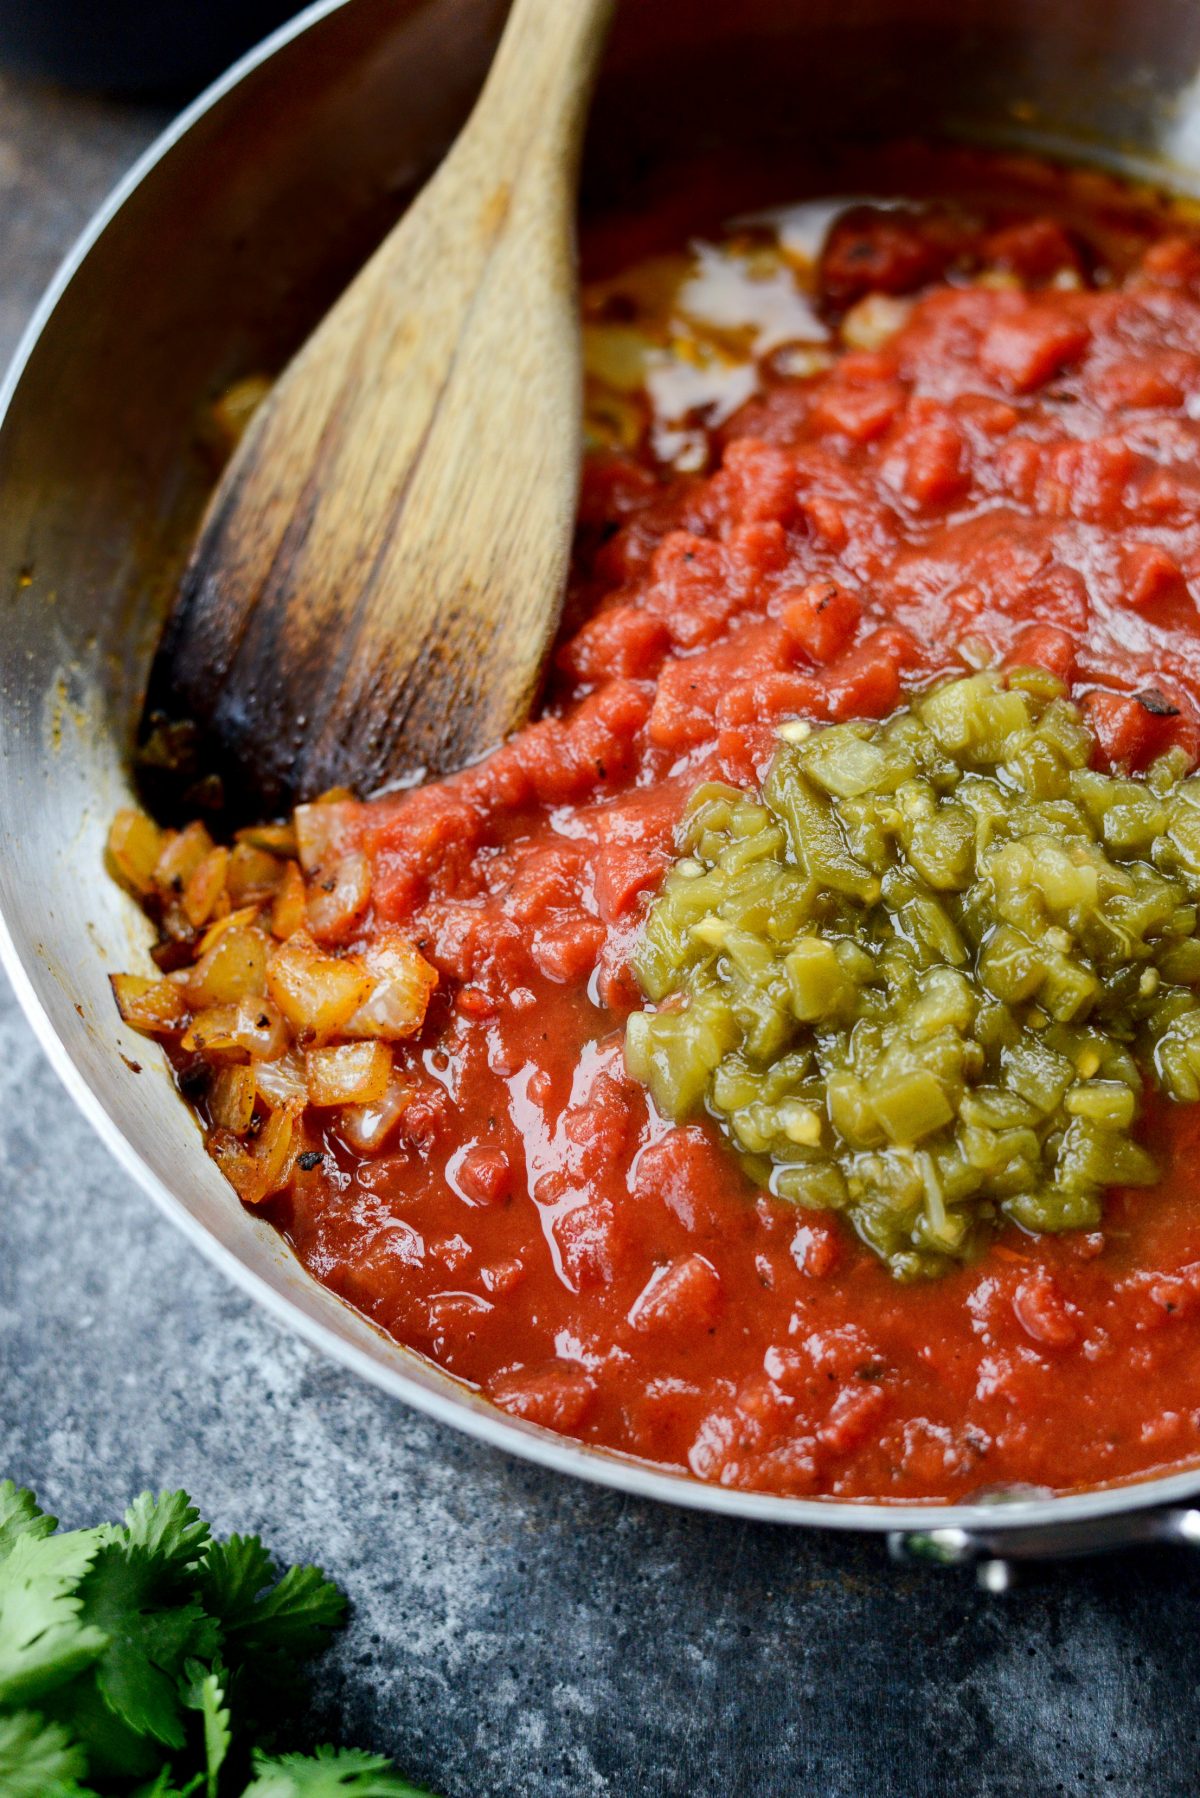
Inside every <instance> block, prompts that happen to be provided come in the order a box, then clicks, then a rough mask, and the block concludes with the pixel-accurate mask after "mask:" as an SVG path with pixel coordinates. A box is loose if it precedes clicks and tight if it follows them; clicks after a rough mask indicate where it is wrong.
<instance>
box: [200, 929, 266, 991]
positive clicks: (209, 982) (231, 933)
mask: <svg viewBox="0 0 1200 1798" xmlns="http://www.w3.org/2000/svg"><path fill="white" fill-rule="evenodd" d="M270 951H271V943H270V939H269V938H268V937H267V936H266V935H265V934H264V933H263V932H262V931H261V930H256V929H255V927H254V926H253V925H252V924H242V925H235V926H234V927H233V928H232V929H231V930H224V931H222V932H221V934H220V935H219V936H218V938H217V940H216V942H215V943H214V944H213V945H212V948H211V949H209V950H207V951H206V953H205V954H203V955H202V956H201V957H200V960H199V961H198V962H196V964H195V965H194V966H193V967H192V968H190V969H189V970H188V976H187V987H186V991H187V996H188V998H189V999H190V1000H191V1002H192V1005H193V1006H195V1007H203V1006H208V1005H233V1004H235V1003H236V1002H237V1001H238V1000H239V999H246V998H251V997H257V996H258V995H259V994H261V993H263V992H264V991H265V990H266V979H267V958H268V956H269V954H270Z"/></svg>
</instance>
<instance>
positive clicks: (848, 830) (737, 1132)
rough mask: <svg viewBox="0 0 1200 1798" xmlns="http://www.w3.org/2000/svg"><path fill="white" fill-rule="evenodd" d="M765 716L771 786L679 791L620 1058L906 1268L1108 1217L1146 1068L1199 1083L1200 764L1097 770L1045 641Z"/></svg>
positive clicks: (661, 1104)
mask: <svg viewBox="0 0 1200 1798" xmlns="http://www.w3.org/2000/svg"><path fill="white" fill-rule="evenodd" d="M781 737H782V738H783V739H784V740H783V741H781V745H780V748H779V750H778V752H777V753H776V756H775V758H774V761H773V762H772V765H771V768H770V770H769V773H768V775H767V778H766V780H765V782H764V785H763V790H762V795H761V797H758V796H756V795H753V794H750V793H747V792H743V791H739V790H738V789H737V788H735V787H730V786H725V785H721V784H717V783H709V784H707V785H705V786H702V787H701V788H700V789H699V790H698V791H697V792H696V793H695V794H694V795H693V797H692V800H691V802H690V805H689V807H688V810H687V814H686V817H685V819H684V822H683V824H682V826H681V830H680V838H679V844H678V847H679V849H680V851H681V856H680V859H679V860H678V861H677V862H676V863H675V864H674V866H673V867H672V868H671V870H670V872H669V873H668V875H667V877H666V880H665V882H664V885H663V887H662V890H661V892H660V894H659V896H658V897H657V899H656V900H655V902H654V904H653V906H652V908H651V910H650V912H649V915H648V918H647V922H646V925H645V928H644V931H643V934H642V937H641V940H640V943H639V946H638V950H637V953H636V957H635V970H636V973H637V976H638V979H639V981H640V983H641V986H642V989H643V991H644V992H645V994H646V996H647V998H648V999H650V1000H652V1001H653V1002H654V1004H655V1006H656V1008H657V1009H655V1010H653V1011H644V1012H635V1013H634V1014H633V1015H632V1016H631V1017H630V1019H629V1021H628V1026H627V1033H626V1040H625V1056H626V1062H627V1065H628V1068H629V1071H630V1073H631V1074H632V1075H634V1076H635V1077H636V1078H638V1079H640V1080H642V1081H643V1082H645V1083H646V1084H647V1085H648V1086H649V1088H650V1090H651V1093H652V1094H653V1097H654V1100H655V1103H656V1104H657V1106H658V1108H659V1110H660V1111H661V1112H663V1113H664V1114H665V1115H666V1116H667V1117H670V1118H672V1119H674V1120H677V1121H681V1120H683V1119H686V1118H690V1117H695V1116H698V1115H702V1114H703V1113H704V1112H706V1111H707V1113H708V1114H709V1115H710V1116H711V1117H712V1118H714V1119H715V1120H716V1121H717V1123H718V1124H719V1125H720V1126H721V1128H722V1130H723V1131H724V1132H725V1133H726V1134H727V1136H728V1138H729V1140H730V1142H731V1143H732V1144H733V1146H734V1147H735V1149H736V1150H737V1151H738V1153H739V1155H740V1156H741V1158H742V1161H743V1165H744V1166H745V1168H746V1170H747V1172H748V1173H749V1174H750V1176H751V1178H752V1179H754V1180H755V1181H756V1182H757V1183H758V1184H759V1185H761V1186H767V1187H769V1188H770V1190H771V1191H772V1192H774V1193H775V1194H777V1195H778V1196H780V1197H782V1198H785V1199H789V1200H793V1201H795V1202H796V1203H797V1204H800V1205H804V1206H815V1207H820V1208H822V1209H830V1210H836V1211H840V1212H842V1213H843V1214H844V1215H845V1216H846V1218H847V1219H848V1220H849V1222H850V1223H851V1224H852V1225H853V1226H854V1228H855V1229H856V1230H857V1231H858V1233H859V1235H860V1236H861V1237H862V1239H863V1240H864V1241H865V1242H866V1243H868V1244H869V1245H870V1247H871V1248H872V1249H874V1250H875V1251H876V1253H877V1254H878V1255H880V1256H881V1257H882V1258H883V1259H884V1260H885V1261H886V1262H887V1264H888V1265H889V1267H890V1268H891V1270H892V1272H893V1273H894V1274H895V1275H897V1276H898V1277H899V1278H901V1279H913V1278H918V1277H921V1276H925V1275H929V1274H935V1273H938V1272H940V1271H942V1270H944V1269H945V1268H946V1267H947V1266H948V1265H950V1263H951V1262H952V1261H953V1260H962V1259H966V1258H968V1257H969V1256H971V1255H972V1254H974V1253H977V1252H978V1251H979V1249H980V1248H981V1247H982V1246H983V1244H984V1243H985V1242H986V1239H987V1236H988V1234H989V1233H990V1232H991V1231H992V1230H993V1229H994V1228H995V1227H996V1226H997V1225H998V1224H1000V1223H1002V1222H1003V1221H1004V1220H1005V1219H1006V1218H1007V1219H1011V1220H1013V1221H1014V1222H1015V1223H1017V1224H1019V1225H1020V1226H1022V1227H1023V1228H1024V1229H1026V1230H1029V1231H1035V1232H1036V1231H1061V1230H1072V1229H1086V1228H1093V1227H1095V1226H1096V1224H1097V1223H1098V1222H1099V1220H1100V1215H1101V1205H1102V1199H1103V1194H1104V1190H1105V1188H1106V1187H1111V1186H1117V1185H1120V1186H1138V1185H1149V1184H1152V1183H1153V1182H1154V1180H1155V1179H1156V1177H1157V1170H1156V1167H1155V1163H1154V1161H1153V1159H1152V1157H1151V1156H1150V1155H1149V1154H1148V1153H1147V1151H1146V1150H1145V1149H1144V1148H1143V1147H1142V1146H1141V1145H1140V1144H1139V1143H1138V1142H1137V1141H1136V1140H1135V1130H1136V1126H1137V1123H1138V1119H1139V1116H1140V1113H1141V1106H1142V1098H1143V1070H1145V1073H1146V1075H1148V1076H1149V1077H1150V1078H1152V1079H1153V1081H1154V1082H1155V1083H1156V1084H1157V1086H1158V1087H1159V1088H1160V1089H1161V1090H1162V1091H1163V1092H1164V1093H1165V1094H1166V1095H1167V1096H1169V1097H1170V1098H1172V1099H1175V1100H1182V1101H1192V1100H1195V1099H1196V1098H1197V1097H1198V1096H1200V937H1198V936H1197V931H1196V926H1197V904H1198V903H1200V776H1191V777H1187V765H1186V762H1185V761H1184V759H1183V757H1182V756H1181V754H1180V752H1178V751H1172V752H1171V753H1169V754H1168V755H1165V756H1163V757H1162V758H1161V759H1160V760H1159V761H1158V762H1156V763H1155V764H1154V765H1153V766H1152V767H1151V768H1150V769H1149V771H1148V772H1147V774H1146V775H1145V776H1144V777H1141V778H1126V777H1122V776H1120V775H1115V774H1105V773H1099V772H1096V771H1095V770H1094V769H1093V768H1092V767H1091V766H1090V764H1091V762H1092V760H1093V759H1094V757H1093V751H1094V748H1095V743H1094V739H1093V736H1092V733H1091V732H1090V731H1089V729H1088V727H1087V725H1086V724H1085V722H1084V720H1083V718H1082V717H1081V715H1080V713H1079V711H1078V710H1077V708H1076V707H1074V706H1073V705H1072V704H1071V703H1070V702H1069V701H1068V699H1067V698H1066V695H1065V689H1064V687H1063V686H1062V684H1061V683H1060V682H1059V681H1057V680H1056V679H1055V678H1054V677H1053V676H1052V675H1049V674H1047V673H1045V672H1044V671H1043V670H1040V669H1033V668H1024V669H1014V670H1010V671H1008V673H1007V674H1005V675H1002V674H999V673H996V672H985V673H981V674H976V675H972V676H968V677H966V678H962V679H955V680H951V681H948V682H946V683H944V684H942V685H940V686H938V687H936V688H934V689H931V690H930V691H928V692H926V693H924V694H923V695H920V696H919V697H916V698H914V700H913V701H912V703H911V704H910V705H908V706H906V707H905V708H904V709H902V710H901V711H898V712H896V713H895V714H893V716H892V717H891V718H889V719H888V720H887V721H886V722H885V723H883V724H840V725H834V726H831V727H829V728H825V729H817V730H813V731H809V730H808V729H807V727H805V726H803V725H791V726H788V725H785V726H784V727H783V730H782V732H781Z"/></svg>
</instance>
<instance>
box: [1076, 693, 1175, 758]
mask: <svg viewBox="0 0 1200 1798" xmlns="http://www.w3.org/2000/svg"><path fill="white" fill-rule="evenodd" d="M1083 705H1084V710H1085V712H1086V713H1087V717H1088V722H1089V724H1090V725H1091V727H1092V729H1093V730H1094V731H1095V733H1096V741H1097V744H1098V746H1099V749H1100V753H1101V755H1102V756H1103V758H1104V760H1105V762H1106V763H1107V764H1108V765H1109V766H1110V767H1112V768H1127V769H1131V770H1133V771H1135V772H1136V771H1137V770H1138V769H1140V768H1144V767H1145V766H1146V764H1147V763H1148V762H1152V761H1153V760H1154V758H1155V757H1156V756H1159V755H1162V754H1163V753H1164V751H1165V750H1167V749H1169V748H1170V747H1171V746H1172V745H1173V744H1178V745H1179V746H1180V747H1181V748H1183V749H1185V750H1186V751H1187V753H1188V754H1189V755H1190V756H1191V758H1192V760H1193V761H1195V759H1196V756H1197V753H1198V751H1200V721H1198V720H1197V717H1196V713H1195V710H1194V708H1193V707H1192V706H1191V705H1190V704H1189V703H1188V702H1187V700H1186V699H1184V697H1183V695H1182V694H1179V693H1178V692H1177V691H1176V690H1175V689H1174V688H1173V687H1168V684H1167V683H1165V682H1158V683H1157V684H1156V685H1155V686H1153V687H1145V688H1143V689H1142V690H1141V691H1140V692H1139V693H1137V694H1130V693H1110V692H1106V691H1104V690H1103V689H1097V690H1095V691H1094V692H1091V693H1089V694H1088V695H1087V697H1086V698H1085V700H1084V702H1083Z"/></svg>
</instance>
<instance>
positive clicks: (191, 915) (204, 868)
mask: <svg viewBox="0 0 1200 1798" xmlns="http://www.w3.org/2000/svg"><path fill="white" fill-rule="evenodd" d="M228 866H229V851H228V849H210V850H209V852H208V854H207V855H205V856H202V857H201V858H200V860H199V861H198V862H197V864H196V866H195V868H194V869H193V870H192V873H191V875H190V877H189V879H188V883H187V885H186V886H185V887H184V889H183V909H184V911H185V912H186V913H187V920H188V923H189V924H190V925H191V927H192V929H193V930H199V929H200V927H201V926H202V925H204V924H207V923H208V920H209V919H210V918H211V917H212V915H213V912H214V910H215V909H216V905H217V901H218V900H219V899H220V897H221V895H222V894H223V893H224V891H225V871H226V869H227V867H228Z"/></svg>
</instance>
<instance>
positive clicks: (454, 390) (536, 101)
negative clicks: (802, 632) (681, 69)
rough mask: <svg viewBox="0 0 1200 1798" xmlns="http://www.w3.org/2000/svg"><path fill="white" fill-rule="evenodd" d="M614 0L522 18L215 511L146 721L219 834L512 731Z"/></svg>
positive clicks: (272, 409)
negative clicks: (469, 110)
mask: <svg viewBox="0 0 1200 1798" xmlns="http://www.w3.org/2000/svg"><path fill="white" fill-rule="evenodd" d="M610 6H611V0H515V3H514V5H513V8H512V11H511V13H510V15H509V20H508V24H507V26H506V29H505V33H504V37H503V39H502V41H501V44H500V47H499V49H498V51H497V54H496V59H495V62H494V63H493V66H492V69H491V72H490V74H489V76H488V80H487V83H486V85H485V87H484V90H483V92H482V94H481V96H480V98H479V101H478V102H477V105H476V107H475V110H474V112H473V114H472V116H471V118H470V120H469V121H468V123H467V125H466V127H465V128H464V130H463V132H462V135H461V136H460V137H459V139H458V140H457V142H456V143H455V145H454V147H453V149H452V150H451V152H450V154H449V155H448V156H447V158H446V160H445V161H444V162H443V163H442V165H441V167H440V168H439V169H438V171H437V173H436V174H435V175H434V176H433V178H432V180H431V181H430V182H429V183H428V185H427V186H426V187H425V188H424V189H423V190H422V192H421V193H420V195H419V196H418V197H417V199H416V200H415V201H414V203H413V205H412V206H411V207H410V209H409V211H408V212H407V213H406V214H405V216H404V218H403V219H402V220H401V222H400V224H399V225H398V226H397V227H396V229H395V230H394V231H393V232H392V233H391V235H390V236H389V237H388V238H387V240H386V241H385V242H384V244H383V245H382V247H381V248H380V249H379V250H378V251H377V252H376V253H375V255H374V257H373V258H372V259H371V261H370V262H369V263H368V264H367V266H366V268H365V269H363V271H362V273H361V274H360V275H358V277H357V278H356V279H355V281H354V282H353V284H352V285H351V286H350V288H349V289H348V290H347V291H346V293H345V294H344V295H343V296H342V298H341V299H340V300H339V301H338V303H337V304H336V305H335V306H334V308H333V310H332V311H331V312H330V313H329V314H328V315H327V317H326V318H325V319H324V320H323V322H322V323H321V325H320V326H319V327H318V329H317V330H316V331H315V332H314V334H313V336H312V337H311V338H310V339H309V340H308V342H307V343H306V344H305V345H304V347H303V349H302V350H301V351H300V352H299V354H298V355H297V356H296V357H295V359H294V360H293V362H292V363H291V364H290V366H289V367H288V368H287V369H286V370H285V372H284V374H283V375H282V376H281V378H280V379H279V381H278V382H277V383H276V384H275V386H274V387H273V389H272V391H271V393H270V395H269V397H268V398H267V400H266V401H265V402H264V404H263V406H262V409H261V411H260V412H259V413H258V414H257V415H256V417H255V419H254V421H253V423H252V424H251V426H250V429H249V430H248V432H247V434H246V436H245V438H244V439H243V441H242V443H241V445H240V446H239V448H238V450H237V453H236V454H235V456H234V458H233V460H232V461H231V463H230V465H229V467H228V469H227V471H226V473H225V476H224V478H223V480H222V482H221V484H220V486H219V488H218V490H217V492H216V494H215V496H214V498H213V501H212V503H211V505H210V507H209V510H208V513H207V515H206V517H205V520H204V523H203V526H202V528H201V531H200V535H199V538H198V540H197V544H196V547H195V549H194V551H193V554H192V558H191V561H190V564H189V566H188V569H187V571H186V574H185V576H184V579H183V582H182V584H181V587H180V591H179V594H178V597H177V600H176V603H175V607H174V610H173V612H172V614H171V617H170V619H169V620H168V624H167V627H166V630H165V632H164V635H163V639H162V643H161V645H160V648H159V651H158V655H157V657H156V659H155V663H154V667H153V669H152V672H151V678H150V686H149V690H148V695H147V707H146V717H147V720H149V719H150V718H151V716H152V715H154V714H158V715H160V716H163V715H165V717H166V718H168V719H171V720H182V719H188V720H193V721H194V722H195V724H196V725H197V726H198V729H199V741H200V745H201V759H202V762H203V763H204V764H205V765H208V766H213V767H215V768H217V769H219V770H220V771H221V773H222V774H223V776H224V780H225V786H226V792H227V797H228V800H229V802H230V804H231V806H232V808H233V809H235V810H237V811H241V812H244V813H252V812H258V813H259V814H261V815H266V814H269V813H272V812H277V811H279V810H280V809H282V808H283V807H284V806H286V805H287V804H289V803H291V802H292V801H294V800H296V799H303V798H310V797H312V795H313V794H315V793H317V792H320V791H323V790H324V789H326V788H328V787H331V786H335V785H339V784H347V785H351V786H353V787H355V788H356V789H358V790H359V791H363V792H365V791H369V790H370V789H372V788H374V787H378V786H379V785H381V784H383V783H385V782H387V781H389V780H395V779H397V778H399V777H401V776H406V775H410V774H413V773H415V772H417V771H419V770H425V771H428V772H431V773H440V772H445V771H447V770H449V769H453V768H456V767H461V766H462V765H463V764H465V763H467V762H469V761H471V760H472V759H474V758H475V757H477V756H478V755H480V754H481V753H483V752H484V751H485V750H487V749H489V748H491V747H492V746H493V745H495V744H496V743H498V742H499V741H501V740H502V739H503V738H504V737H505V736H506V735H507V734H508V733H509V732H510V731H511V730H513V729H514V728H515V727H516V726H518V725H519V724H520V723H522V722H523V720H524V719H525V717H526V716H527V714H528V711H529V707H530V705H531V704H532V702H533V699H534V696H535V694H536V691H537V687H538V684H539V680H540V677H541V672H542V667H543V663H544V660H545V656H546V652H547V650H548V648H549V646H550V644H551V642H552V640H553V636H554V631H555V627H556V624H557V621H558V616H559V610H560V606H561V596H562V589H563V585H564V581H565V578H566V570H567V561H568V556H569V552H570V542H571V534H572V525H573V519H574V511H575V505H576V500H577V491H578V480H579V454H580V417H581V374H580V350H579V323H578V307H577V295H576V267H575V231H574V214H575V187H576V175H577V167H578V159H579V148H580V143H581V139H582V133H583V126H584V122H585V117H586V112H587V104H588V99H589V97H590V91H591V85H592V76H593V74H594V72H595V68H596V66H597V63H598V61H599V56H600V51H601V47H602V43H603V37H604V28H605V25H606V23H607V19H608V15H609V10H610Z"/></svg>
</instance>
